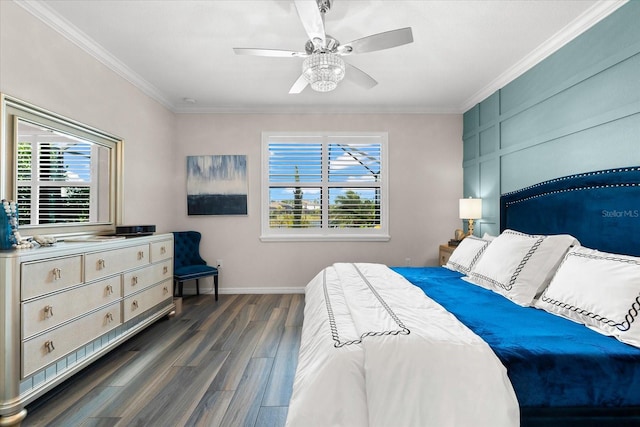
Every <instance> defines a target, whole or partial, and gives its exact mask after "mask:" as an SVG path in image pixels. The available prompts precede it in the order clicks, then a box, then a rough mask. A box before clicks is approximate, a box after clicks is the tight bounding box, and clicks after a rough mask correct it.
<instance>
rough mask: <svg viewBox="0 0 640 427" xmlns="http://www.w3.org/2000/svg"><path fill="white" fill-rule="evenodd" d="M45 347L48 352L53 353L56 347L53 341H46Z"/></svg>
mask: <svg viewBox="0 0 640 427" xmlns="http://www.w3.org/2000/svg"><path fill="white" fill-rule="evenodd" d="M44 348H45V349H46V350H47V353H51V352H52V351H53V350H55V349H56V348H55V347H54V346H53V341H46V342H45V343H44Z"/></svg>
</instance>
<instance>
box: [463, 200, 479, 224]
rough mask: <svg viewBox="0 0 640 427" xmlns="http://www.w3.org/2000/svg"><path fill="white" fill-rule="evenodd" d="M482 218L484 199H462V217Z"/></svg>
mask: <svg viewBox="0 0 640 427" xmlns="http://www.w3.org/2000/svg"><path fill="white" fill-rule="evenodd" d="M480 218H482V199H472V198H471V197H469V198H468V199H460V219H480Z"/></svg>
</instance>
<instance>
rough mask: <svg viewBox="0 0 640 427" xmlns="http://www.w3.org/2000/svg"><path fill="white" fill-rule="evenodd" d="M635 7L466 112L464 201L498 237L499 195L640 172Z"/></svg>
mask: <svg viewBox="0 0 640 427" xmlns="http://www.w3.org/2000/svg"><path fill="white" fill-rule="evenodd" d="M639 22H640V1H630V2H629V3H627V4H625V5H624V6H622V7H621V8H619V9H618V10H616V11H615V12H614V13H612V14H611V15H609V16H608V17H606V18H605V19H603V20H602V21H600V22H599V23H597V24H596V25H595V26H593V27H592V28H590V29H589V30H587V31H586V32H585V33H583V34H581V35H580V36H578V37H577V38H575V39H574V40H572V41H571V42H570V43H568V44H567V45H565V46H564V47H562V48H561V49H560V50H558V51H557V52H555V53H554V54H553V55H551V56H549V57H548V58H546V59H545V60H544V61H542V62H540V63H539V64H537V65H536V66H535V67H533V68H532V69H530V70H529V71H527V72H526V73H524V74H523V75H521V76H520V77H518V78H517V79H515V80H514V81H512V82H511V83H509V84H508V85H507V86H505V87H504V88H502V89H500V90H498V91H497V92H495V93H494V94H492V95H491V96H489V97H488V98H487V99H485V100H483V101H482V102H480V103H479V104H477V105H476V106H474V107H473V108H472V109H470V110H469V111H467V112H466V113H465V114H464V123H463V126H464V128H463V144H464V148H463V169H464V189H463V191H464V196H465V197H470V196H473V197H482V198H483V218H482V219H481V220H480V221H478V222H477V225H476V230H477V231H476V234H478V233H479V234H482V233H485V232H488V233H491V234H498V232H499V226H500V218H499V215H500V213H499V200H500V194H502V193H506V192H509V191H513V190H517V189H519V188H522V187H526V186H529V185H532V184H536V183H538V182H541V181H545V180H548V179H552V178H555V177H560V176H565V175H571V174H574V173H581V172H588V171H593V170H600V169H609V168H615V167H624V166H639V165H640V24H638V23H639Z"/></svg>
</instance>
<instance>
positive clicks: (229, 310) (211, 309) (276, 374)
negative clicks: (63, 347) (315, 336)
mask: <svg viewBox="0 0 640 427" xmlns="http://www.w3.org/2000/svg"><path fill="white" fill-rule="evenodd" d="M303 308H304V295H302V294H287V295H220V299H219V301H218V302H215V301H214V299H213V296H212V295H200V296H197V297H196V296H187V297H185V298H183V299H182V313H180V314H178V315H176V316H172V317H169V318H167V319H162V320H160V321H158V322H156V323H155V324H154V325H152V326H151V327H149V328H148V329H146V330H144V331H143V332H141V333H139V334H138V335H136V336H135V337H133V338H131V339H130V340H129V341H127V342H125V343H124V344H122V345H121V346H119V347H118V348H117V349H115V350H114V351H112V352H111V353H109V354H107V355H106V356H104V357H103V358H101V359H100V360H98V361H97V362H95V363H94V364H93V365H91V366H89V367H88V368H86V369H84V370H83V371H82V372H80V373H79V374H77V375H75V376H74V377H73V378H71V379H69V380H68V381H66V382H65V383H63V384H61V385H60V386H58V387H56V388H55V389H53V390H51V391H50V392H49V393H47V394H46V395H44V396H42V397H41V398H40V399H38V400H36V401H35V402H33V403H31V404H30V405H29V406H28V407H27V410H28V414H27V418H26V419H25V421H24V422H23V425H25V426H115V425H119V426H134V425H137V426H172V427H173V426H269V427H274V426H283V425H284V422H285V419H286V417H287V409H288V404H289V398H290V396H291V387H292V384H293V376H294V373H295V368H296V364H297V360H298V349H299V347H300V332H301V326H302V317H303Z"/></svg>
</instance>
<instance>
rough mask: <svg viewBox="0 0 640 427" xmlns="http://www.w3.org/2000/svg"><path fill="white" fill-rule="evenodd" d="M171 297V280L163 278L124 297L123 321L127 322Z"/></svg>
mask: <svg viewBox="0 0 640 427" xmlns="http://www.w3.org/2000/svg"><path fill="white" fill-rule="evenodd" d="M170 298H173V294H172V284H171V280H165V281H164V282H162V283H158V284H157V285H155V286H152V287H150V288H147V289H145V290H144V291H142V292H139V293H137V294H133V295H131V296H129V297H127V298H125V299H124V302H123V308H122V315H123V320H122V321H123V322H127V321H129V320H131V319H132V318H134V317H135V316H137V315H139V314H142V313H144V312H145V311H147V310H149V309H150V308H153V307H154V306H156V305H157V304H159V303H161V302H162V301H164V300H166V299H170Z"/></svg>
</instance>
